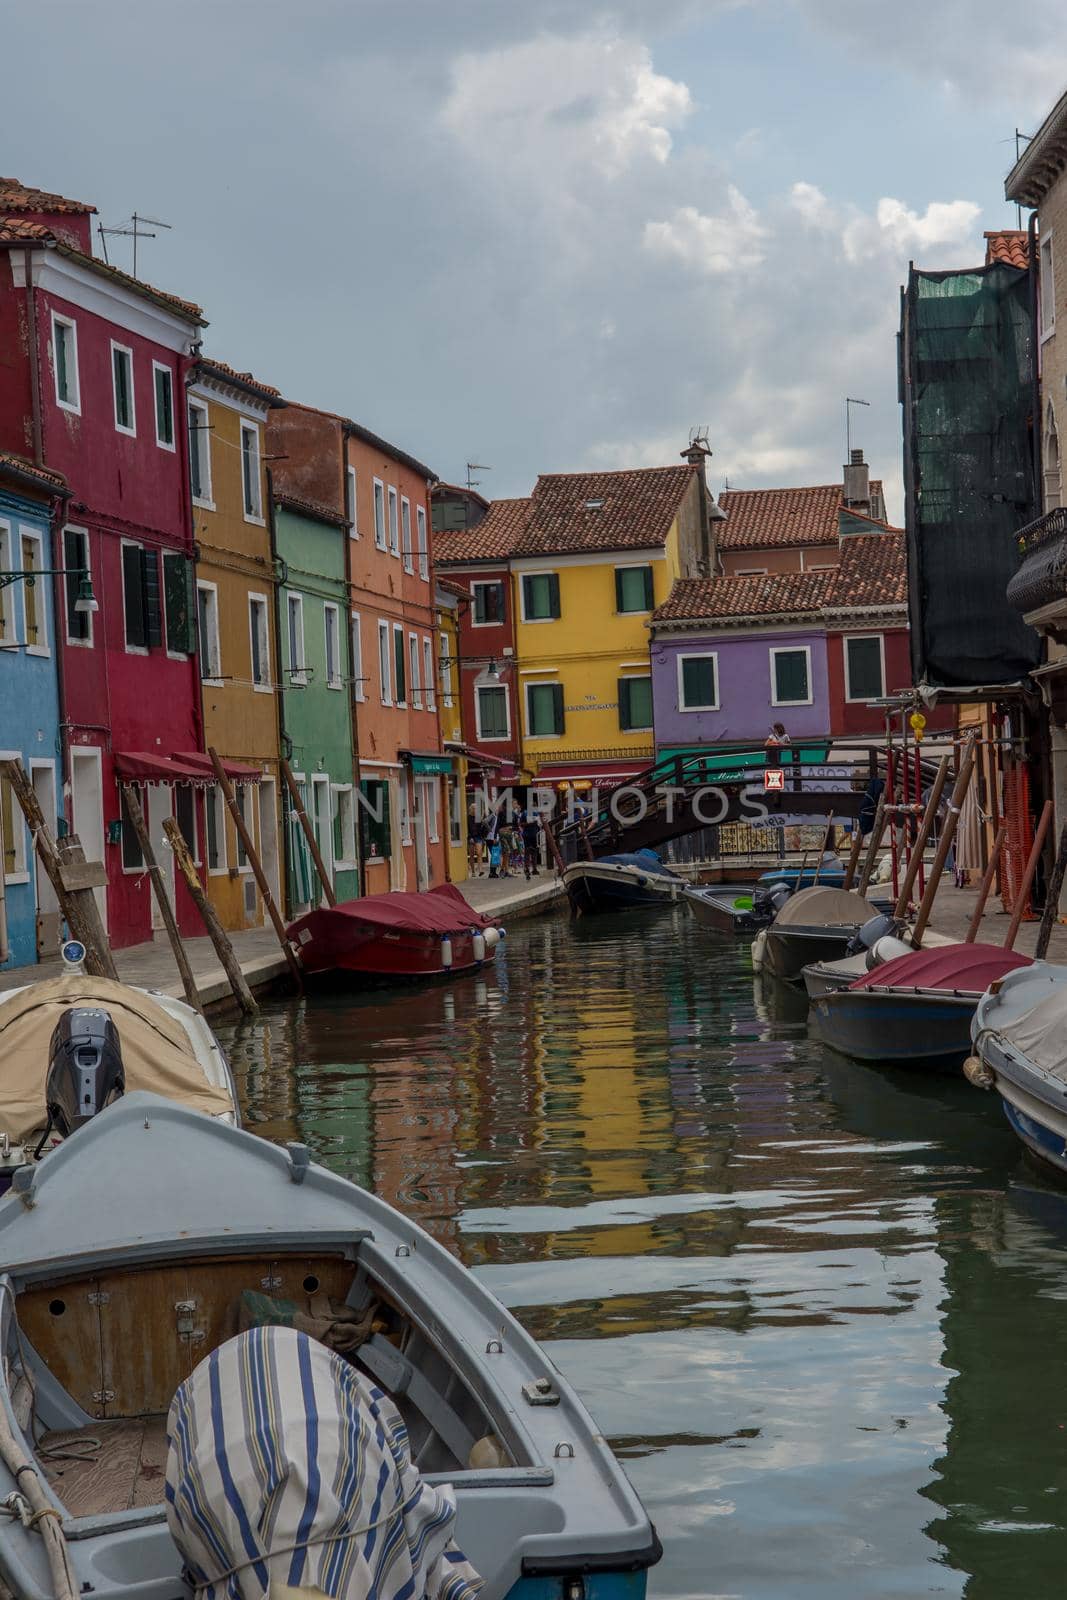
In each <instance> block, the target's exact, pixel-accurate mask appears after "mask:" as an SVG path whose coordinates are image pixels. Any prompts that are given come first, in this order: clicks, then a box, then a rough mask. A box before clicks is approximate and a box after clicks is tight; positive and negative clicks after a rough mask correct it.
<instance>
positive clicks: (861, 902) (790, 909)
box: [773, 883, 874, 928]
mask: <svg viewBox="0 0 1067 1600" xmlns="http://www.w3.org/2000/svg"><path fill="white" fill-rule="evenodd" d="M873 916H874V908H873V906H871V905H869V904H868V902H867V901H866V900H865V899H864V898H863V896H862V895H861V894H853V893H852V891H851V890H849V889H829V888H825V887H824V886H823V885H822V884H821V883H816V884H813V885H812V887H811V888H810V889H801V890H800V891H799V892H798V893H797V894H794V895H790V897H789V899H788V900H787V901H786V903H785V905H784V906H783V907H782V909H781V911H779V913H778V915H777V916H776V917H775V919H774V924H773V926H774V927H775V928H840V927H860V926H862V924H863V923H864V922H866V921H867V920H868V919H869V918H870V917H873Z"/></svg>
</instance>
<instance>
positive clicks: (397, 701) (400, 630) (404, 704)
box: [392, 622, 411, 711]
mask: <svg viewBox="0 0 1067 1600" xmlns="http://www.w3.org/2000/svg"><path fill="white" fill-rule="evenodd" d="M397 634H399V635H400V650H401V653H403V650H404V627H403V624H402V623H400V622H394V623H393V655H392V663H393V673H394V680H395V674H396V636H397ZM407 676H408V674H407V672H405V673H404V677H405V679H406V678H407ZM393 704H394V705H396V706H397V707H398V708H399V709H400V710H403V711H406V710H407V708H408V706H409V705H410V704H411V684H410V683H407V682H405V684H404V698H403V700H401V698H400V685H399V684H398V683H396V682H395V681H394V683H393Z"/></svg>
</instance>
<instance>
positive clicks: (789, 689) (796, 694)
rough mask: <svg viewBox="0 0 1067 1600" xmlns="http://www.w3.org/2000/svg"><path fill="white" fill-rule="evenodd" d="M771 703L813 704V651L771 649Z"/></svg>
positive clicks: (806, 649)
mask: <svg viewBox="0 0 1067 1600" xmlns="http://www.w3.org/2000/svg"><path fill="white" fill-rule="evenodd" d="M771 703H772V704H773V705H776V706H807V705H810V704H811V651H810V650H809V649H808V647H807V645H801V646H800V647H799V648H798V649H795V650H786V649H772V650H771Z"/></svg>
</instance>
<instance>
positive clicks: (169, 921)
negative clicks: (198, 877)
mask: <svg viewBox="0 0 1067 1600" xmlns="http://www.w3.org/2000/svg"><path fill="white" fill-rule="evenodd" d="M122 793H123V797H124V799H125V801H126V813H127V815H128V816H129V819H130V821H131V822H132V823H133V831H134V833H135V834H136V835H137V843H138V844H139V845H140V846H141V855H142V856H143V857H144V864H145V866H146V867H147V868H148V876H149V878H150V879H151V880H152V893H153V894H154V895H155V897H156V905H157V906H158V907H159V914H160V916H161V917H162V918H163V926H164V927H165V928H166V930H167V938H168V939H169V940H170V947H171V949H172V950H173V951H174V960H175V962H176V963H177V967H178V972H179V973H180V974H181V980H182V989H183V990H184V991H185V998H186V1000H187V1001H188V1002H189V1004H190V1005H191V1006H192V1007H193V1009H194V1011H199V1012H200V1013H201V1014H202V1013H203V1010H204V1008H203V1006H202V1005H201V1004H200V994H199V991H198V990H197V987H196V979H195V978H194V977H193V969H192V967H191V966H190V965H189V957H188V956H187V955H186V953H185V946H184V944H183V943H182V936H181V934H180V932H179V931H178V919H177V917H176V916H175V915H174V907H173V906H172V905H171V903H170V895H169V894H168V893H167V886H166V884H165V883H164V882H163V869H162V868H161V867H160V865H159V862H158V861H157V860H156V853H155V850H154V849H153V848H152V839H151V836H150V834H149V832H148V825H147V823H146V822H145V819H144V812H143V811H142V810H141V802H140V800H139V798H138V795H137V790H136V788H135V786H134V785H133V784H132V783H124V784H123V785H122Z"/></svg>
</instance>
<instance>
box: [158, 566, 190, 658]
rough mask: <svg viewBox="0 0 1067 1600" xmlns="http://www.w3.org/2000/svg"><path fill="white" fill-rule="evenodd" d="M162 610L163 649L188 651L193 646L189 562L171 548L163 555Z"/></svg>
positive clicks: (184, 652) (179, 652)
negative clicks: (163, 627)
mask: <svg viewBox="0 0 1067 1600" xmlns="http://www.w3.org/2000/svg"><path fill="white" fill-rule="evenodd" d="M163 610H164V616H165V619H166V624H167V649H168V650H173V651H174V652H175V653H176V654H188V653H189V652H190V651H191V650H192V648H193V565H192V562H191V561H189V560H187V558H186V557H185V556H182V555H178V554H176V553H175V552H174V551H171V550H168V551H165V552H164V555H163Z"/></svg>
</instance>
